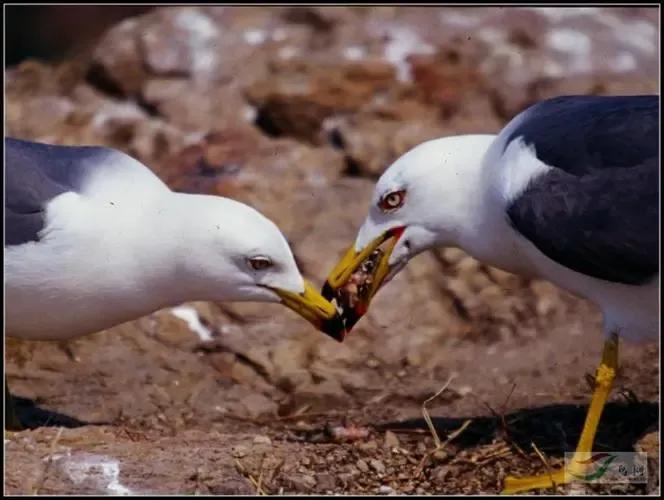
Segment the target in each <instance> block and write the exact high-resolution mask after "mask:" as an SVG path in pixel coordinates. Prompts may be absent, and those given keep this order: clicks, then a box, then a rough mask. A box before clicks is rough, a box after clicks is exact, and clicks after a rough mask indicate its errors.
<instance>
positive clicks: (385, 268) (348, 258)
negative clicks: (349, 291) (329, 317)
mask: <svg viewBox="0 0 664 500" xmlns="http://www.w3.org/2000/svg"><path fill="white" fill-rule="evenodd" d="M404 230H405V228H404V227H397V228H394V229H390V230H389V231H386V232H384V233H383V234H381V235H380V236H378V237H377V238H376V239H374V240H373V241H371V242H370V243H369V244H368V245H367V246H366V247H364V248H363V249H362V250H360V251H359V252H357V251H355V248H354V247H351V248H349V249H348V251H347V252H346V253H345V254H344V256H343V257H342V258H341V260H340V261H339V263H338V264H337V265H336V266H334V269H332V271H331V272H330V274H329V275H328V278H327V281H326V282H325V285H324V286H323V290H322V293H323V296H324V297H325V298H326V299H327V300H332V299H333V298H337V299H338V297H337V290H339V289H340V288H342V287H343V286H344V285H345V284H346V283H347V282H348V280H349V279H350V277H351V275H352V274H353V273H355V272H356V271H357V269H358V267H360V265H361V264H362V263H363V262H365V261H366V260H367V259H368V258H369V256H370V255H371V254H372V253H373V252H374V250H376V249H377V248H378V247H380V246H381V245H382V244H383V243H385V242H386V241H388V240H389V242H388V243H387V245H386V246H385V247H384V248H383V253H382V255H381V256H380V258H379V260H378V262H377V264H376V265H375V267H374V268H373V271H372V272H371V277H372V280H371V286H370V288H369V290H368V292H367V293H366V294H364V295H360V296H358V297H357V304H356V305H355V307H354V308H352V309H347V308H346V307H345V306H346V304H340V305H341V307H342V308H343V321H342V324H343V331H328V330H324V331H325V333H327V334H328V335H330V336H332V337H334V338H337V339H338V338H339V337H341V339H343V337H344V336H345V335H346V334H347V333H348V332H349V331H350V329H351V328H352V327H353V325H354V324H355V323H357V321H359V319H360V318H361V317H362V316H364V314H365V313H366V312H367V310H368V309H369V303H370V302H371V300H372V299H373V297H374V296H375V295H376V293H377V292H378V290H379V289H380V287H381V285H382V284H383V281H384V280H385V278H386V277H387V275H388V274H389V272H390V266H389V264H388V262H389V260H390V255H392V251H393V250H394V247H395V245H396V243H397V241H398V240H399V237H400V236H401V235H402V234H403V232H404ZM327 326H328V327H329V328H333V327H334V326H338V322H336V323H334V324H332V323H329V324H328V325H327Z"/></svg>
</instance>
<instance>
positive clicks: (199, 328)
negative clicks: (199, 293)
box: [171, 306, 212, 342]
mask: <svg viewBox="0 0 664 500" xmlns="http://www.w3.org/2000/svg"><path fill="white" fill-rule="evenodd" d="M171 313H172V314H173V316H175V317H176V318H179V319H181V320H183V321H185V322H186V323H187V325H188V326H189V328H190V329H191V331H193V332H194V333H196V334H197V335H198V336H199V337H200V339H201V341H202V342H207V341H209V340H212V333H211V332H210V330H209V329H208V328H206V327H205V326H204V325H203V323H201V318H200V316H199V315H198V312H197V311H196V309H194V308H193V307H190V306H178V307H174V308H172V309H171Z"/></svg>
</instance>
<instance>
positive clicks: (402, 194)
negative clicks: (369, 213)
mask: <svg viewBox="0 0 664 500" xmlns="http://www.w3.org/2000/svg"><path fill="white" fill-rule="evenodd" d="M405 198H406V191H404V190H403V189H401V190H399V191H391V192H389V193H387V194H385V195H384V196H383V197H382V198H381V199H380V202H379V203H378V207H379V208H380V209H381V210H382V211H383V212H391V211H392V210H396V209H397V208H399V207H400V206H401V205H403V202H404V199H405Z"/></svg>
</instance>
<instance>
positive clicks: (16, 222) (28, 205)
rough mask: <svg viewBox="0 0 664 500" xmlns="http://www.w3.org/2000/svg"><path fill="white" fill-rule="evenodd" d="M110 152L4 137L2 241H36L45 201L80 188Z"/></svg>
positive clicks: (87, 147) (89, 147) (12, 242)
mask: <svg viewBox="0 0 664 500" xmlns="http://www.w3.org/2000/svg"><path fill="white" fill-rule="evenodd" d="M113 152H114V151H113V150H111V149H108V148H102V147H96V146H81V147H74V146H53V145H48V144H40V143H36V142H30V141H22V140H18V139H11V138H5V245H6V246H12V245H20V244H22V243H27V242H29V241H38V239H39V237H38V233H39V231H40V230H41V229H42V228H43V226H44V211H45V208H46V205H47V204H48V202H49V201H50V200H52V199H53V198H55V197H56V196H58V195H60V194H62V193H65V192H68V191H78V190H80V189H81V188H82V186H83V185H84V183H85V179H86V177H87V175H88V174H89V173H90V170H91V169H93V168H95V166H97V165H98V163H99V161H98V160H101V159H102V157H105V156H106V155H108V154H112V153H113Z"/></svg>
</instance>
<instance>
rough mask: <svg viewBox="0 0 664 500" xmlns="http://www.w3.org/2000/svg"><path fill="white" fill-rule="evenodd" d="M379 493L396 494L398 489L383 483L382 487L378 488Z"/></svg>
mask: <svg viewBox="0 0 664 500" xmlns="http://www.w3.org/2000/svg"><path fill="white" fill-rule="evenodd" d="M378 493H380V494H381V495H394V494H395V493H396V491H394V489H393V488H392V487H391V486H387V485H385V484H384V485H382V486H381V487H380V488H378Z"/></svg>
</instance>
